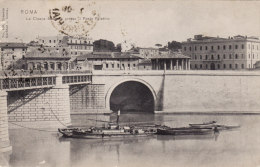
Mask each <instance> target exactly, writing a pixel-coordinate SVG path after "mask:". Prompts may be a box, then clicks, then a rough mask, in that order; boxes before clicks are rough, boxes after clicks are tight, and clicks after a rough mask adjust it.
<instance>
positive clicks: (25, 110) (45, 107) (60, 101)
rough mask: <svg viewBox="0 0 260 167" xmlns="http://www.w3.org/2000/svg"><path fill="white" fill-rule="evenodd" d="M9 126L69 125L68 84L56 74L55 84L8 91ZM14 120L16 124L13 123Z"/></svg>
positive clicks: (53, 126) (40, 126)
mask: <svg viewBox="0 0 260 167" xmlns="http://www.w3.org/2000/svg"><path fill="white" fill-rule="evenodd" d="M8 101H9V102H8V103H9V104H8V113H9V114H8V117H9V122H10V124H9V126H10V128H11V129H12V128H14V129H16V128H20V127H19V126H25V127H32V128H57V127H63V128H64V127H65V126H68V125H71V117H70V97H69V86H68V85H67V84H62V76H57V78H56V86H54V87H52V88H44V89H32V90H23V91H15V92H10V93H9V95H8ZM12 122H14V123H15V124H16V125H13V124H12Z"/></svg>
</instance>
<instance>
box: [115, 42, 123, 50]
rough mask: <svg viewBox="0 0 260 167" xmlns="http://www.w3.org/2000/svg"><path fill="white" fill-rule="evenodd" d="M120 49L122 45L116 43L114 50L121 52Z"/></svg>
mask: <svg viewBox="0 0 260 167" xmlns="http://www.w3.org/2000/svg"><path fill="white" fill-rule="evenodd" d="M121 50H122V45H121V43H119V44H117V45H116V48H115V51H117V52H121Z"/></svg>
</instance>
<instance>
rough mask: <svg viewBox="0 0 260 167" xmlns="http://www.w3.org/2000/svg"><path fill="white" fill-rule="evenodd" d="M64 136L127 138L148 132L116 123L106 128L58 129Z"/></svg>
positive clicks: (144, 135)
mask: <svg viewBox="0 0 260 167" xmlns="http://www.w3.org/2000/svg"><path fill="white" fill-rule="evenodd" d="M58 131H59V132H60V133H61V134H62V135H63V136H64V137H69V138H84V139H106V138H126V137H127V138H128V137H146V136H148V135H150V133H146V132H145V131H144V130H142V129H137V128H131V127H128V126H125V127H120V126H118V125H113V124H109V127H107V128H98V127H91V128H89V129H87V130H84V129H80V128H72V129H58Z"/></svg>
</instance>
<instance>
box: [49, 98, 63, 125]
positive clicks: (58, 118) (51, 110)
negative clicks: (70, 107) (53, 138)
mask: <svg viewBox="0 0 260 167" xmlns="http://www.w3.org/2000/svg"><path fill="white" fill-rule="evenodd" d="M46 103H48V102H46ZM48 104H49V106H50V109H51V105H50V103H48ZM51 112H52V114H53V115H54V116H55V118H56V119H57V120H58V121H59V123H60V124H61V125H63V126H65V127H67V125H65V124H64V123H63V122H61V121H60V119H59V118H58V117H57V115H56V114H55V113H54V112H53V111H52V109H51Z"/></svg>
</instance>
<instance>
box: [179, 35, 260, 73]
mask: <svg viewBox="0 0 260 167" xmlns="http://www.w3.org/2000/svg"><path fill="white" fill-rule="evenodd" d="M182 52H183V54H184V55H186V56H188V57H190V58H191V66H190V68H191V69H193V70H245V69H254V68H255V63H256V62H257V61H259V60H260V40H259V39H258V38H256V37H246V36H234V37H229V38H219V37H206V36H203V35H195V36H194V39H188V40H187V41H186V42H183V43H182Z"/></svg>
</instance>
